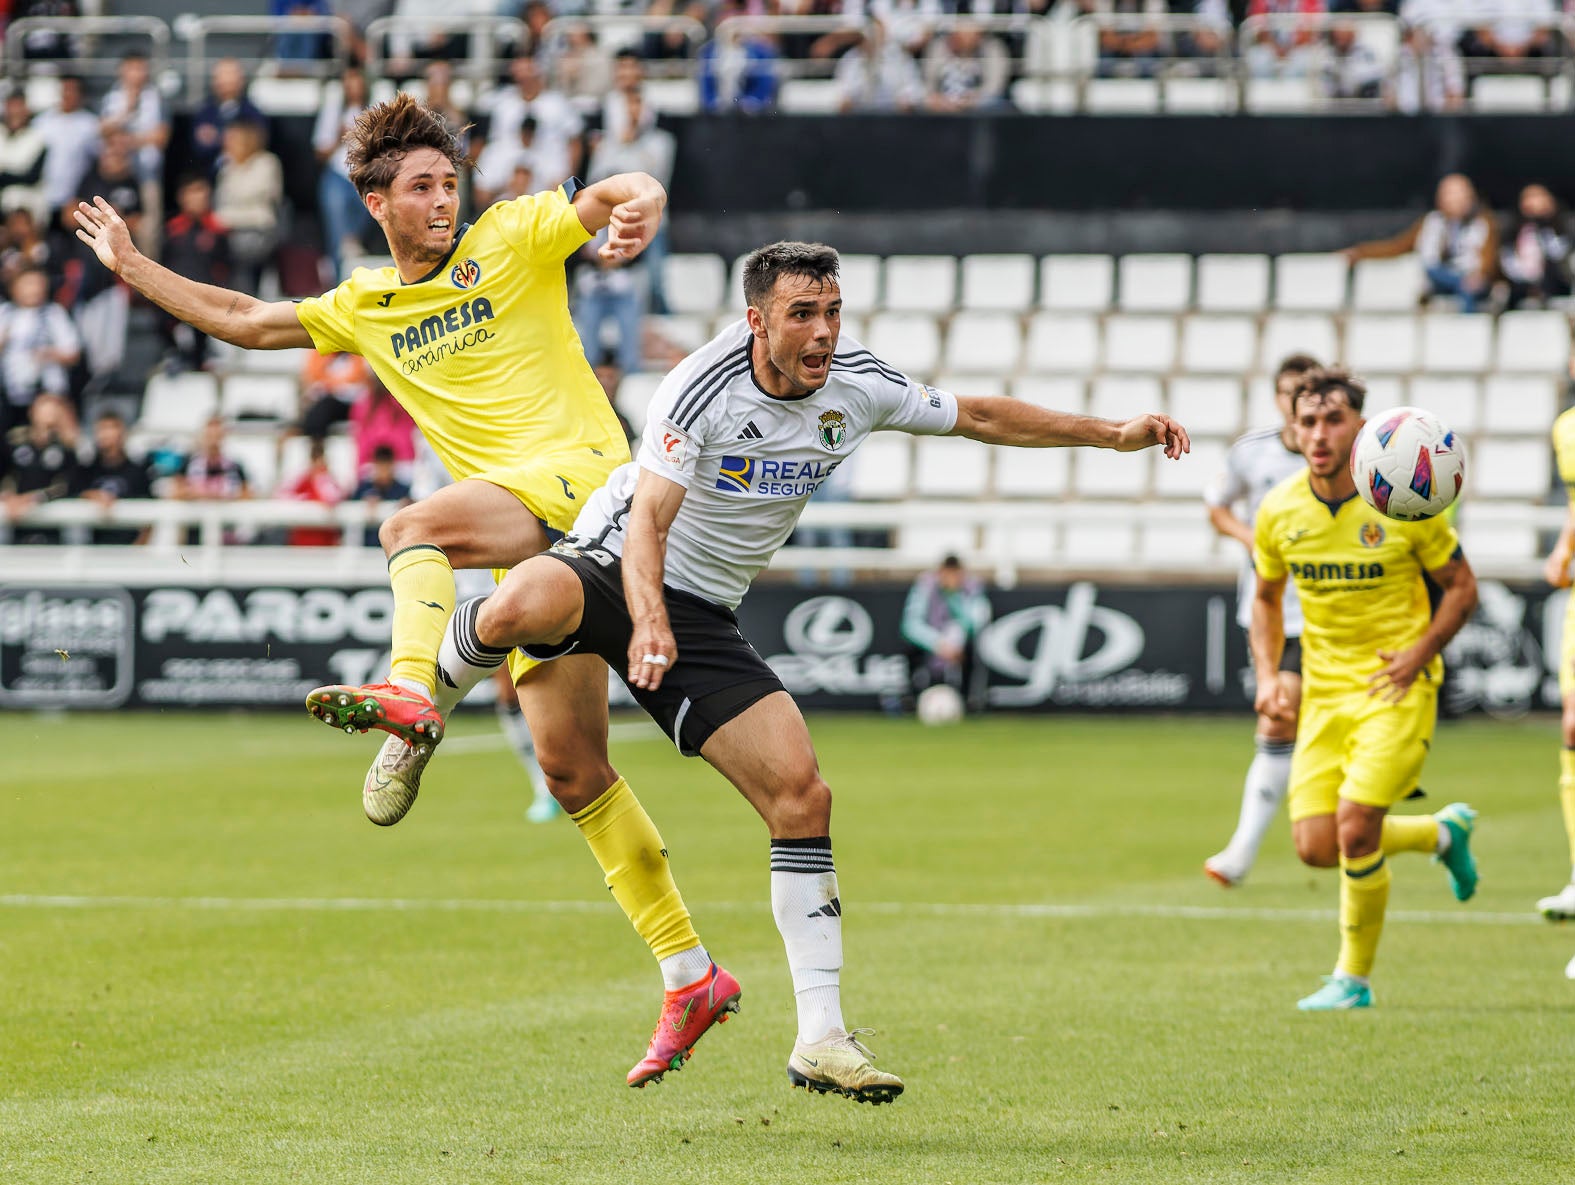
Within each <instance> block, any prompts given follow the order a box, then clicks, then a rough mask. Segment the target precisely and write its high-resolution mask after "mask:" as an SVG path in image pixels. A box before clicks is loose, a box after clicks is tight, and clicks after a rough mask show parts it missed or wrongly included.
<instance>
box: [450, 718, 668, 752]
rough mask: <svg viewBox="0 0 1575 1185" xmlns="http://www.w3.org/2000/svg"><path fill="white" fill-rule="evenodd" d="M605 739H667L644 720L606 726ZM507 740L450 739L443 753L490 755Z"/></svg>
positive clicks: (487, 736)
mask: <svg viewBox="0 0 1575 1185" xmlns="http://www.w3.org/2000/svg"><path fill="white" fill-rule="evenodd" d="M607 739H608V740H609V741H663V740H666V739H667V737H666V736H665V735H664V734H663V732H662V730H661V729H659V728H657V727H656V725H654V724H652V723H650V722H649V721H645V720H631V721H628V722H627V723H618V724H609V725H608V726H607ZM508 747H509V741H508V738H507V737H505V736H504V735H503V734H502V733H501V732H494V733H483V734H482V735H481V736H473V737H450V738H449V739H448V740H446V741H444V742H443V752H445V753H454V754H459V753H490V752H492V751H493V750H495V749H507V748H508Z"/></svg>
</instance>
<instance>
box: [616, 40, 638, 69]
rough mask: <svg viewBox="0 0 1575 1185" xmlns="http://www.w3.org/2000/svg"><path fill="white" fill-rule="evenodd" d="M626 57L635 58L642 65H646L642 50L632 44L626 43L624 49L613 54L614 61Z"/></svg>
mask: <svg viewBox="0 0 1575 1185" xmlns="http://www.w3.org/2000/svg"><path fill="white" fill-rule="evenodd" d="M625 58H633V59H634V60H635V61H637V62H639V63H640V64H641V65H642V66H643V65H645V58H644V57H643V56H642V55H641V53H640V51H639V50H637V49H634V48H633V47H631V46H627V45H626V46H624V47H623V48H622V49H620V50H619V51H618V52H617V53H615V54H613V60H614V61H621V60H623V59H625Z"/></svg>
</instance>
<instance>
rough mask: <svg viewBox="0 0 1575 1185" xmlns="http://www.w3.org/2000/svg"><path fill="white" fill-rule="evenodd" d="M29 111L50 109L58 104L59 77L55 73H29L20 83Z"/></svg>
mask: <svg viewBox="0 0 1575 1185" xmlns="http://www.w3.org/2000/svg"><path fill="white" fill-rule="evenodd" d="M22 94H23V95H24V96H25V97H26V99H27V109H28V110H29V111H34V112H37V111H51V110H53V109H54V108H56V107H58V106H59V105H60V78H59V76H58V75H55V74H30V75H28V77H27V81H26V82H24V83H23V84H22Z"/></svg>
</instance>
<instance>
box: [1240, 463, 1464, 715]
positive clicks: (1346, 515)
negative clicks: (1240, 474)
mask: <svg viewBox="0 0 1575 1185" xmlns="http://www.w3.org/2000/svg"><path fill="white" fill-rule="evenodd" d="M1310 478H1311V473H1310V472H1309V471H1308V470H1306V469H1303V470H1302V471H1301V472H1300V473H1295V474H1292V475H1291V476H1290V477H1288V478H1286V479H1285V480H1284V481H1282V482H1281V483H1280V484H1279V485H1277V486H1275V487H1274V488H1273V489H1272V490H1270V491H1269V493H1268V494H1267V495H1266V496H1265V497H1264V499H1263V503H1262V505H1261V506H1259V508H1258V517H1257V520H1256V522H1255V524H1254V538H1255V542H1254V547H1253V562H1254V564H1255V565H1256V567H1257V570H1258V574H1259V575H1260V576H1262V577H1263V578H1264V579H1265V580H1283V579H1285V578H1286V577H1290V578H1292V579H1294V580H1295V581H1296V592H1297V595H1298V596H1300V597H1301V602H1302V617H1303V621H1304V625H1303V630H1302V679H1303V681H1304V683H1305V686H1306V691H1307V693H1308V694H1325V695H1327V694H1331V693H1333V694H1343V693H1347V692H1360V693H1362V694H1364V695H1365V694H1366V692H1367V690H1368V685H1367V680H1368V678H1369V677H1370V676H1372V675H1373V674H1375V673H1376V672H1377V671H1379V670H1380V669H1381V668H1382V667H1383V660H1382V659H1380V658H1379V657H1378V652H1379V651H1380V650H1402V649H1404V648H1405V647H1407V646H1410V645H1412V644H1413V643H1415V642H1416V641H1417V640H1418V639H1420V638H1421V637H1422V635H1423V634H1425V633H1426V632H1427V627H1428V625H1429V623H1430V622H1431V621H1432V610H1431V607H1430V606H1429V604H1428V599H1427V588H1426V586H1425V585H1424V584H1423V583H1422V573H1423V572H1424V571H1428V570H1432V569H1436V568H1441V567H1443V566H1444V564H1446V563H1448V562H1449V560H1450V558H1451V557H1452V556H1454V555H1455V554H1456V552H1457V551H1458V550H1459V548H1460V538H1459V536H1457V535H1456V534H1455V529H1454V528H1453V527H1451V526H1450V525H1449V523H1448V522H1447V521H1445V520H1444V519H1443V518H1441V517H1440V518H1431V519H1426V520H1424V521H1422V522H1414V523H1403V522H1397V521H1396V520H1394V519H1390V518H1385V517H1384V516H1383V515H1381V514H1379V513H1378V511H1376V510H1374V509H1373V508H1372V507H1371V506H1369V505H1367V503H1366V502H1363V501H1362V500H1361V498H1359V497H1357V496H1356V494H1354V493H1353V494H1352V495H1351V496H1350V497H1349V498H1347V499H1345V500H1344V501H1343V502H1339V503H1330V502H1325V501H1324V500H1323V499H1322V498H1320V497H1318V495H1317V494H1315V493H1314V492H1313V488H1312V483H1311V481H1310ZM1443 673H1444V664H1443V661H1442V659H1440V658H1437V657H1435V658H1434V659H1433V660H1432V662H1430V663H1429V664H1428V665H1427V667H1426V668H1424V670H1423V672H1422V677H1423V678H1425V679H1427V680H1428V681H1429V682H1430V683H1431V684H1432V685H1433V686H1434V687H1435V688H1436V687H1437V686H1438V683H1439V681H1440V680H1441V679H1442V678H1443Z"/></svg>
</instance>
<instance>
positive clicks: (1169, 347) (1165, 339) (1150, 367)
mask: <svg viewBox="0 0 1575 1185" xmlns="http://www.w3.org/2000/svg"><path fill="white" fill-rule="evenodd" d="M1175 364H1176V322H1175V320H1174V319H1173V318H1171V317H1125V316H1120V315H1117V316H1113V317H1109V318H1107V319H1106V320H1105V368H1106V369H1107V370H1128V371H1130V370H1138V371H1148V372H1153V373H1157V374H1163V373H1165V372H1167V371H1169V370H1170V369H1171V368H1172V367H1173V366H1175Z"/></svg>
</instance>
